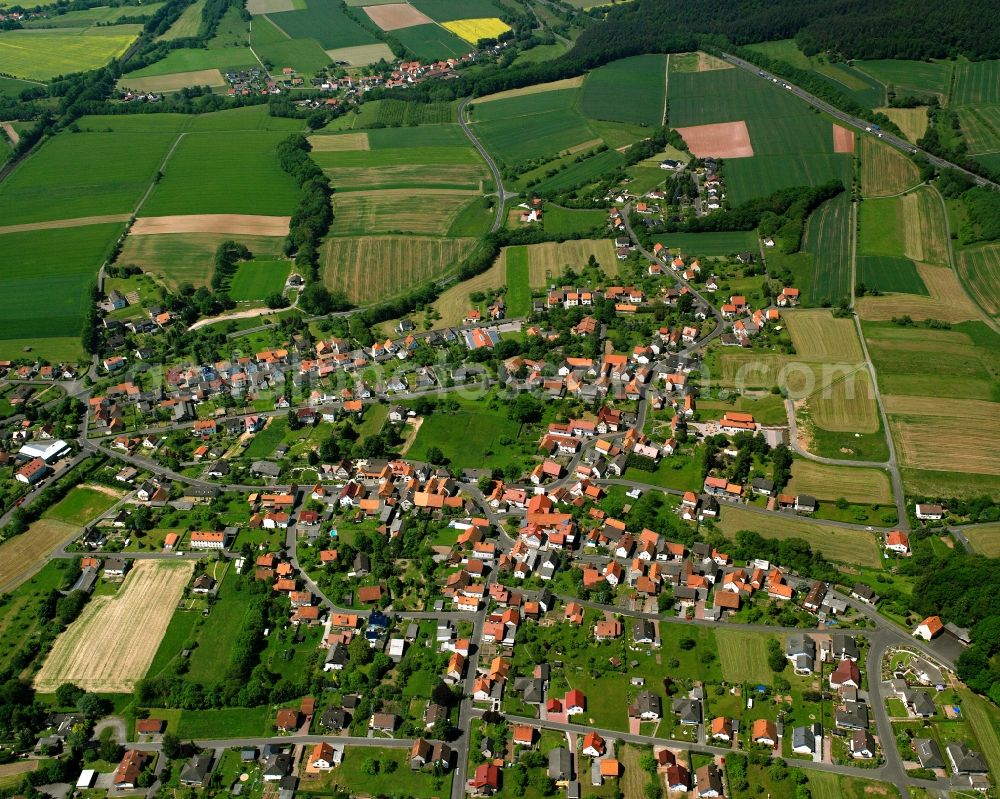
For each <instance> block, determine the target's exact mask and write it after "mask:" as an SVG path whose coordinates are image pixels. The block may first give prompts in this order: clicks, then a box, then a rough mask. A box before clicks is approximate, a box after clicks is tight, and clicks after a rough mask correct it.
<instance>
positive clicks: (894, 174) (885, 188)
mask: <svg viewBox="0 0 1000 799" xmlns="http://www.w3.org/2000/svg"><path fill="white" fill-rule="evenodd" d="M919 182H920V172H919V171H918V170H917V166H916V164H914V163H913V162H912V161H911V160H910V159H909V158H907V157H906V156H905V155H903V154H902V153H900V152H899V151H898V150H896V149H894V148H892V147H890V146H889V145H888V144H885V143H883V142H881V141H879V140H878V139H876V138H874V137H872V136H862V137H861V193H862V194H863V195H864V196H865V197H888V196H889V195H892V194H899V193H900V192H901V191H906V190H907V189H909V188H910V187H912V186H915V185H916V184H917V183H919Z"/></svg>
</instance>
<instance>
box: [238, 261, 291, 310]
mask: <svg viewBox="0 0 1000 799" xmlns="http://www.w3.org/2000/svg"><path fill="white" fill-rule="evenodd" d="M291 266H292V264H291V261H279V260H266V261H257V260H254V261H247V262H246V263H242V264H240V267H239V269H237V270H236V274H235V275H233V279H232V281H231V283H230V285H229V296H230V297H232V298H233V299H234V300H236V301H237V302H254V301H259V300H263V299H266V298H267V297H268V295H270V294H277V293H280V292H281V290H282V289H283V288H284V286H285V281H286V280H287V279H288V273H289V272H290V271H291Z"/></svg>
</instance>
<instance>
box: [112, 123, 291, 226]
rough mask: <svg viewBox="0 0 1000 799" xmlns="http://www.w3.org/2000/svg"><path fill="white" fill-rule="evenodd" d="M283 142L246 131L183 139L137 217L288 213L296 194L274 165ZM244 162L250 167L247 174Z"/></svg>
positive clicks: (278, 136) (277, 135)
mask: <svg viewBox="0 0 1000 799" xmlns="http://www.w3.org/2000/svg"><path fill="white" fill-rule="evenodd" d="M283 138H284V135H283V134H281V133H262V132H247V131H233V132H227V133H225V134H224V135H220V134H217V133H188V134H186V135H185V136H184V138H183V139H181V141H180V142H179V143H178V145H177V148H176V149H175V150H174V152H173V154H172V155H171V157H170V159H169V161H168V163H167V165H166V167H165V168H164V170H163V172H164V175H163V179H162V180H160V182H159V183H157V184H156V188H155V189H154V190H153V193H152V194H151V195H150V196H149V199H148V200H147V201H146V204H145V205H144V206H143V208H142V215H143V216H167V215H171V214H265V215H274V216H282V215H287V214H290V213H291V212H292V211H293V210H294V209H295V205H296V203H297V202H298V199H299V191H298V186H296V184H295V180H294V179H293V178H292V176H291V175H289V174H287V173H286V172H284V171H283V170H282V169H281V167H280V166H279V165H278V157H277V153H276V152H275V148H276V147H277V145H278V142H280V141H281V140H282V139H283ZM122 160H126V159H122ZM248 163H253V165H254V168H253V169H247V164H248Z"/></svg>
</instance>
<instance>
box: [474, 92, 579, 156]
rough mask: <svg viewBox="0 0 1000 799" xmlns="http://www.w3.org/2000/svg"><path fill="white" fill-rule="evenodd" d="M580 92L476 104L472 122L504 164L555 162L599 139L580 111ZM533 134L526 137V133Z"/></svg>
mask: <svg viewBox="0 0 1000 799" xmlns="http://www.w3.org/2000/svg"><path fill="white" fill-rule="evenodd" d="M579 98H580V92H579V90H577V89H554V90H552V91H546V92H535V93H531V94H519V95H517V96H508V97H506V98H502V99H491V98H490V97H486V98H481V99H479V100H477V101H476V102H475V103H474V104H473V105H472V106H471V110H470V120H471V122H472V125H473V130H474V131H475V134H476V136H477V138H479V139H480V140H481V141H482V143H483V146H484V147H486V149H487V150H489V152H490V154H492V155H494V156H495V157H497V158H498V159H499V160H500V161H501V162H506V163H517V162H519V161H522V160H526V159H531V158H542V157H547V158H552V157H555V156H556V155H558V154H559V153H562V152H564V151H566V150H569V149H571V148H573V147H576V146H577V145H581V144H583V143H585V142H591V141H593V140H594V139H595V138H597V136H596V134H595V133H594V131H593V130H592V129H591V128H590V127H589V125H588V124H587V121H586V120H585V119H584V117H583V115H582V114H581V113H580V112H579V111H578V110H577V104H578V102H579ZM529 126H530V130H531V135H530V136H525V130H526V129H529Z"/></svg>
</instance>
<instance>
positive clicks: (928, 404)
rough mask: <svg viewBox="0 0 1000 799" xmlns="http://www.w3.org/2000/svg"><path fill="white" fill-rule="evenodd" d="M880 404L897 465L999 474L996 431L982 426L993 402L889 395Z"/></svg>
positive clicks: (999, 431)
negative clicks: (885, 417) (996, 455)
mask: <svg viewBox="0 0 1000 799" xmlns="http://www.w3.org/2000/svg"><path fill="white" fill-rule="evenodd" d="M883 402H884V403H885V410H886V413H887V414H888V416H889V425H890V427H892V431H893V435H894V436H895V438H896V446H897V449H898V451H899V456H900V462H901V463H902V465H904V466H909V467H911V468H915V469H936V470H941V471H954V472H973V473H977V474H992V475H1000V463H998V462H997V459H996V457H995V453H996V452H998V451H1000V427H998V426H997V425H992V424H983V420H984V419H989V418H992V416H993V415H994V414H995V413H996V404H995V403H992V402H984V401H981V400H973V399H955V398H953V399H950V400H948V402H941V401H940V399H939V398H937V397H930V396H898V395H893V394H890V395H887V396H884V397H883Z"/></svg>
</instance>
